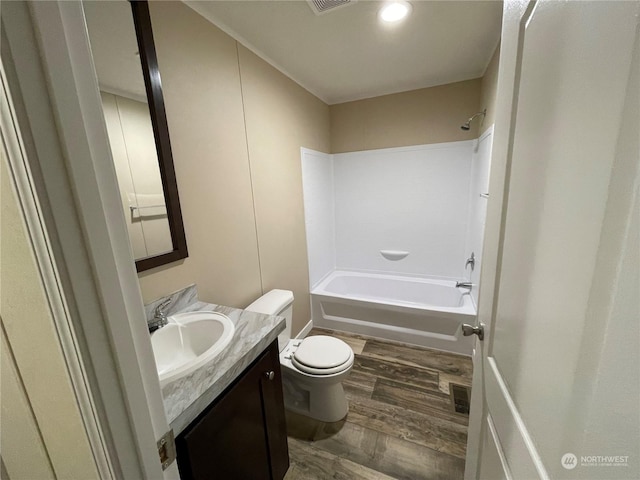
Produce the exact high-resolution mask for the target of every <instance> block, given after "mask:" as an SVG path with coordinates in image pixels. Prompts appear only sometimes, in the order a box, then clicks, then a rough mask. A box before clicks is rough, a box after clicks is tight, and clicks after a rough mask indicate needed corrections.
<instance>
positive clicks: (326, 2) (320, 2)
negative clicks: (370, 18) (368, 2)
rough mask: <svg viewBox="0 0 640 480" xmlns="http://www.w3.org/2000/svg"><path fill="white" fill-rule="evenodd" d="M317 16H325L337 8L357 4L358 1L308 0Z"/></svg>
mask: <svg viewBox="0 0 640 480" xmlns="http://www.w3.org/2000/svg"><path fill="white" fill-rule="evenodd" d="M307 1H308V3H309V6H310V7H311V10H313V13H315V14H316V15H323V14H325V13H327V12H330V11H333V10H336V9H337V8H341V7H346V6H348V5H351V4H354V3H356V1H357V0H307Z"/></svg>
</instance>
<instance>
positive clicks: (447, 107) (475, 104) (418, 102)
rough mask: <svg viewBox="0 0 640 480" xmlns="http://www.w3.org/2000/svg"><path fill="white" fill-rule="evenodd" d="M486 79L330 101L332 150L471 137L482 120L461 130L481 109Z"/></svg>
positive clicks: (365, 148) (351, 149) (424, 142)
mask: <svg viewBox="0 0 640 480" xmlns="http://www.w3.org/2000/svg"><path fill="white" fill-rule="evenodd" d="M480 85H481V80H480V79H479V78H476V79H474V80H467V81H464V82H457V83H450V84H447V85H440V86H437V87H430V88H422V89H419V90H412V91H410V92H403V93H395V94H393V95H384V96H381V97H375V98H368V99H366V100H358V101H355V102H347V103H341V104H337V105H331V107H330V111H331V152H332V153H342V152H353V151H358V150H370V149H375V148H388V147H401V146H406V145H421V144H428V143H440V142H455V141H459V140H471V139H473V138H476V137H477V136H478V130H477V127H478V123H476V122H474V124H473V125H472V127H473V128H472V129H471V130H469V131H467V132H465V131H463V130H461V129H460V125H462V124H463V123H464V122H465V121H466V120H467V119H468V118H469V117H470V116H471V115H473V114H474V113H476V112H478V111H479V110H481V109H480Z"/></svg>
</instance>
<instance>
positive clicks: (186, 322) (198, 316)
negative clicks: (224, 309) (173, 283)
mask: <svg viewBox="0 0 640 480" xmlns="http://www.w3.org/2000/svg"><path fill="white" fill-rule="evenodd" d="M168 321H169V323H168V324H167V325H166V326H164V327H162V328H160V329H159V330H156V331H155V332H154V333H153V334H152V335H151V346H152V347H153V355H154V357H155V359H156V368H157V370H158V376H159V377H160V385H161V386H165V385H166V384H168V383H170V382H172V381H174V380H176V379H178V378H180V377H182V376H185V375H188V374H189V373H191V372H193V371H194V370H196V369H197V368H199V367H201V366H202V365H204V364H205V363H207V362H208V361H210V360H211V359H213V358H214V357H215V356H216V355H218V354H219V353H220V352H222V351H223V350H224V348H225V347H226V346H227V345H228V344H229V342H230V341H231V337H233V332H234V331H235V325H234V324H233V323H232V322H231V320H230V319H229V317H227V316H226V315H223V314H222V313H218V312H187V313H178V314H176V315H173V316H171V317H169V318H168Z"/></svg>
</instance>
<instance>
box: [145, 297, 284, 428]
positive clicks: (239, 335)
mask: <svg viewBox="0 0 640 480" xmlns="http://www.w3.org/2000/svg"><path fill="white" fill-rule="evenodd" d="M167 298H171V299H172V302H171V304H170V305H169V307H168V308H167V309H166V310H165V311H166V314H167V315H173V314H175V313H180V312H195V311H203V310H213V311H215V312H220V313H223V314H225V315H226V316H227V317H229V318H230V319H231V321H232V322H233V324H234V325H235V327H236V329H235V332H234V334H233V338H232V339H231V342H230V343H229V346H228V347H227V348H226V349H225V350H224V351H222V352H221V353H220V355H218V356H217V357H215V358H214V359H212V360H211V361H210V362H209V363H207V364H205V365H203V366H202V367H200V368H199V369H197V370H196V371H194V372H193V373H191V374H189V375H186V376H184V377H182V378H179V379H177V380H175V381H174V382H171V383H169V384H167V385H165V386H164V387H162V397H163V399H164V408H165V411H166V413H167V419H168V421H169V424H170V426H171V428H173V432H174V434H175V435H178V434H179V433H180V432H181V431H182V430H184V428H185V427H186V426H188V425H189V424H190V423H191V422H192V421H193V420H195V418H196V417H197V416H198V415H199V414H200V413H202V411H203V410H204V409H205V408H206V407H207V406H208V405H209V404H210V403H211V402H212V401H213V400H215V399H216V398H217V397H218V395H220V393H222V392H223V391H224V389H225V388H227V387H228V386H229V385H231V383H233V381H234V380H235V379H236V378H237V377H238V376H239V375H240V374H241V373H242V372H243V371H244V370H245V369H246V368H247V367H248V366H249V365H250V364H251V362H253V361H254V360H255V359H256V358H258V356H259V355H260V353H262V352H263V351H264V350H265V349H266V348H267V347H268V346H269V345H270V344H271V343H272V342H273V341H274V340H275V339H276V338H278V334H279V333H280V332H282V331H283V330H284V328H285V320H284V318H283V317H277V316H274V315H264V314H261V313H254V312H247V311H245V310H240V309H237V308H231V307H224V306H221V305H214V304H212V303H205V302H201V301H199V300H198V299H197V290H196V286H195V285H191V286H189V287H187V288H185V289H184V290H181V291H179V292H176V293H174V294H172V295H169V296H168V297H164V298H161V299H158V300H156V301H154V302H152V303H150V304H149V305H146V306H145V309H146V311H147V318H151V317H153V312H154V311H155V307H156V306H157V305H159V304H160V303H161V302H162V301H164V300H165V299H167Z"/></svg>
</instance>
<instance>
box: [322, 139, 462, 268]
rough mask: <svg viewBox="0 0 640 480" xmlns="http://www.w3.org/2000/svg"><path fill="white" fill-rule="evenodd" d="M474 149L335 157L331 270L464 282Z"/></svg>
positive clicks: (453, 146) (454, 146) (450, 146)
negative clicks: (396, 254) (387, 253)
mask: <svg viewBox="0 0 640 480" xmlns="http://www.w3.org/2000/svg"><path fill="white" fill-rule="evenodd" d="M474 144H475V142H474V141H465V142H451V143H439V144H432V145H417V146H411V147H400V148H386V149H381V150H369V151H364V152H351V153H341V154H336V155H334V156H333V162H334V166H333V168H334V189H335V190H334V194H335V235H336V268H337V269H338V270H356V271H371V272H377V273H389V274H410V275H428V276H431V277H439V278H444V279H451V280H453V279H461V278H463V274H464V260H465V259H466V256H465V252H464V248H465V234H466V231H467V217H468V213H467V209H468V202H469V181H470V173H471V158H472V155H473V147H474ZM381 250H391V251H393V250H396V251H406V252H410V255H408V256H407V257H406V258H404V259H402V260H398V261H394V260H389V259H387V258H385V257H384V256H383V255H381V253H380V251H381Z"/></svg>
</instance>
